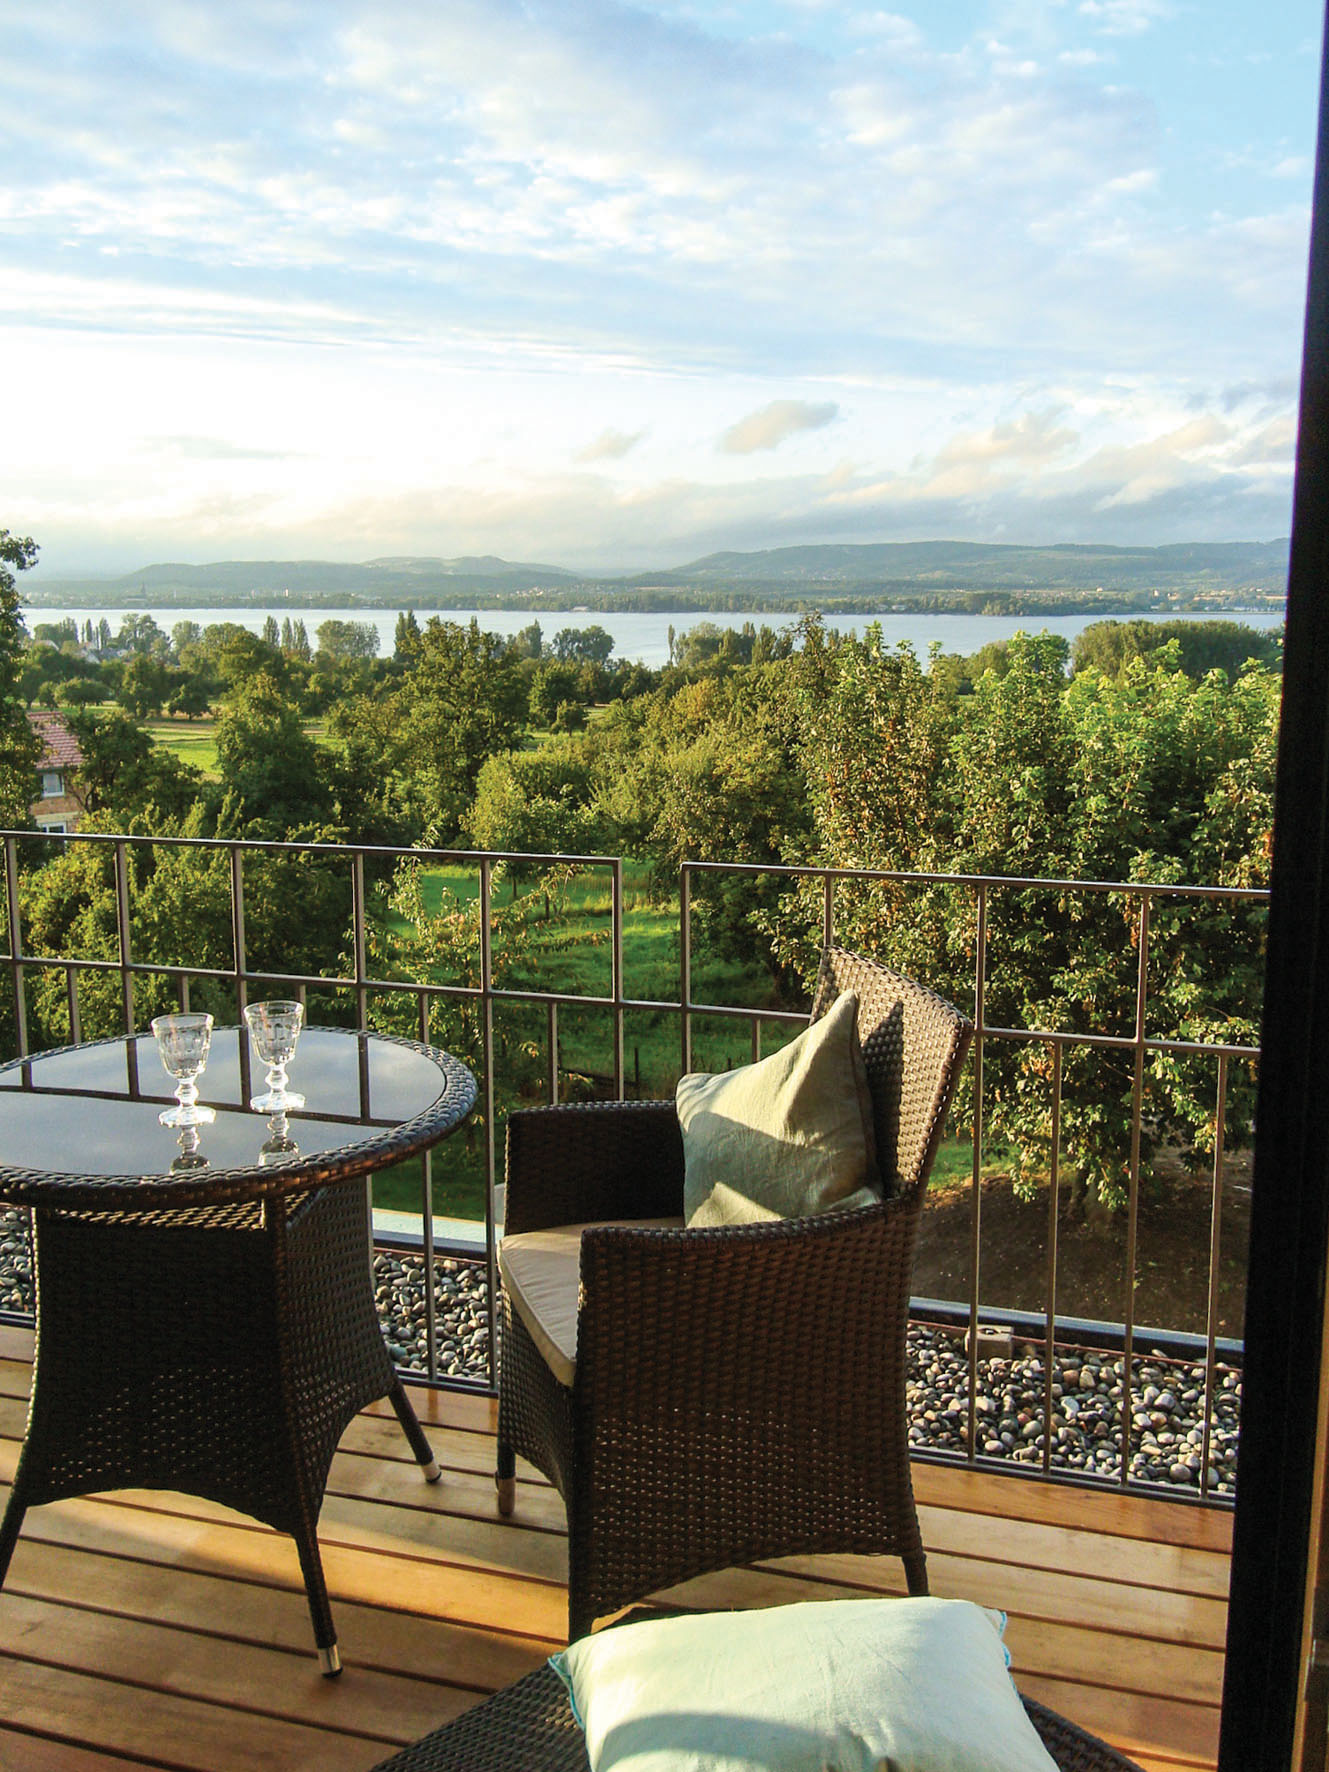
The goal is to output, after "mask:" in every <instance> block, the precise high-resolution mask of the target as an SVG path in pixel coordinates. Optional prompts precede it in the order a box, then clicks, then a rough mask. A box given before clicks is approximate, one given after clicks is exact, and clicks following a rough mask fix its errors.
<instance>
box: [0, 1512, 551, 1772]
mask: <svg viewBox="0 0 1329 1772" xmlns="http://www.w3.org/2000/svg"><path fill="white" fill-rule="evenodd" d="M10 1593H15V1594H22V1595H25V1596H28V1597H31V1598H37V1599H41V1598H46V1599H51V1600H56V1601H60V1602H62V1603H65V1604H69V1605H73V1604H79V1605H85V1606H95V1607H96V1609H97V1610H98V1611H102V1612H107V1613H110V1614H113V1615H115V1616H120V1617H124V1618H140V1619H155V1620H157V1621H158V1622H160V1623H163V1624H170V1625H174V1626H176V1627H177V1628H178V1629H180V1630H193V1631H202V1632H208V1633H211V1634H213V1635H217V1636H221V1637H224V1638H231V1637H234V1638H236V1639H237V1640H239V1641H243V1642H250V1643H257V1644H262V1645H267V1646H270V1647H274V1648H282V1649H288V1650H293V1651H295V1652H297V1653H300V1654H306V1655H307V1654H309V1653H310V1652H311V1651H310V1643H311V1637H310V1628H309V1611H308V1608H307V1606H306V1604H305V1596H304V1593H303V1591H297V1590H296V1589H295V1588H293V1587H292V1588H279V1587H261V1588H260V1587H256V1586H253V1585H251V1584H249V1583H247V1582H243V1581H236V1580H233V1579H230V1578H227V1577H219V1576H216V1575H212V1574H209V1573H206V1572H203V1571H199V1570H193V1569H188V1568H173V1567H166V1566H163V1565H161V1564H157V1563H147V1562H138V1561H133V1560H130V1559H128V1558H125V1557H116V1556H107V1555H98V1554H97V1553H96V1552H94V1551H92V1550H90V1549H88V1548H86V1547H85V1546H83V1545H68V1544H62V1543H58V1542H49V1541H46V1540H43V1539H39V1538H36V1537H34V1536H33V1535H31V1534H29V1533H27V1532H25V1533H24V1534H23V1536H22V1537H21V1538H20V1539H19V1542H18V1547H17V1549H16V1550H15V1552H14V1560H13V1563H12V1565H11V1566H10V1572H9V1578H8V1580H7V1581H6V1583H5V1588H4V1593H3V1594H0V1640H3V1636H2V1633H3V1629H4V1613H3V1607H4V1604H5V1596H6V1595H8V1594H10ZM337 1631H338V1637H339V1640H340V1644H341V1651H342V1659H343V1661H344V1662H345V1663H346V1664H347V1666H348V1667H349V1666H352V1665H354V1666H357V1667H367V1668H379V1669H383V1670H387V1671H396V1672H401V1673H407V1674H414V1675H418V1676H419V1677H421V1678H424V1679H435V1680H440V1679H441V1680H446V1681H447V1682H448V1683H449V1684H450V1685H453V1686H456V1687H459V1688H465V1689H467V1690H470V1691H473V1692H478V1693H484V1692H492V1691H496V1690H497V1689H498V1688H499V1687H500V1686H506V1685H508V1684H509V1683H510V1682H511V1681H513V1680H517V1679H520V1678H521V1677H522V1675H523V1674H528V1673H530V1672H531V1671H532V1670H533V1669H534V1668H536V1667H538V1666H539V1665H540V1663H541V1662H542V1661H543V1660H544V1658H545V1657H546V1656H547V1655H550V1654H552V1653H553V1651H554V1650H555V1649H557V1648H558V1647H559V1646H560V1641H561V1639H558V1638H555V1637H545V1638H539V1637H534V1638H533V1637H526V1636H520V1635H516V1634H514V1633H512V1632H510V1631H504V1630H498V1629H493V1628H487V1627H484V1626H480V1625H459V1624H454V1623H453V1622H452V1621H451V1620H449V1619H445V1618H438V1617H433V1616H430V1615H428V1614H424V1613H420V1612H399V1611H396V1610H394V1609H392V1608H389V1607H386V1606H382V1605H379V1606H369V1605H366V1604H364V1603H363V1602H359V1601H353V1600H346V1599H340V1600H338V1602H337ZM3 1764H4V1762H3V1760H2V1759H0V1765H3Z"/></svg>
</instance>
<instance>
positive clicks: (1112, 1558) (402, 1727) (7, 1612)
mask: <svg viewBox="0 0 1329 1772" xmlns="http://www.w3.org/2000/svg"><path fill="white" fill-rule="evenodd" d="M30 1359H31V1337H30V1336H29V1335H28V1334H26V1333H25V1332H23V1331H20V1330H15V1329H6V1328H3V1327H0V1478H3V1479H4V1480H5V1483H6V1484H7V1483H8V1480H9V1479H10V1477H12V1474H13V1468H14V1462H15V1459H16V1458H17V1455H18V1449H19V1444H20V1442H21V1439H22V1434H23V1427H24V1418H25V1405H26V1397H27V1390H28V1382H29V1372H30ZM416 1404H417V1407H418V1409H419V1411H420V1415H421V1419H422V1420H424V1421H426V1422H428V1423H430V1424H432V1425H431V1428H430V1433H431V1438H432V1439H433V1442H434V1447H435V1451H436V1453H437V1454H438V1457H439V1461H440V1463H441V1464H442V1465H443V1467H444V1475H443V1481H442V1482H441V1483H440V1484H438V1485H436V1486H433V1487H430V1486H427V1485H426V1484H424V1483H423V1482H422V1481H421V1479H420V1476H419V1472H418V1470H417V1468H416V1467H415V1465H414V1464H413V1463H411V1461H410V1459H409V1455H408V1453H407V1450H406V1447H405V1445H404V1443H403V1442H402V1439H401V1436H400V1433H399V1431H398V1429H397V1426H396V1423H395V1421H394V1419H393V1418H392V1416H391V1412H390V1410H388V1408H387V1405H386V1404H385V1405H383V1406H381V1407H379V1408H376V1409H371V1410H368V1411H366V1413H365V1414H363V1415H361V1416H360V1417H359V1418H358V1419H357V1420H356V1421H355V1422H353V1423H352V1425H351V1427H350V1429H349V1430H348V1432H347V1434H346V1437H345V1439H344V1441H343V1443H342V1449H341V1451H340V1453H339V1454H338V1457H337V1460H336V1463H335V1465H334V1468H333V1473H332V1482H331V1485H330V1488H329V1492H328V1497H327V1500H326V1502H325V1504H324V1509H323V1515H322V1522H321V1529H320V1538H321V1543H322V1547H323V1558H324V1564H325V1567H326V1571H327V1577H328V1585H329V1588H330V1590H331V1593H332V1599H333V1605H334V1609H335V1612H336V1616H337V1622H338V1628H339V1632H340V1636H341V1648H342V1655H343V1659H344V1661H345V1665H346V1671H345V1673H344V1674H343V1676H342V1678H341V1679H340V1680H335V1681H330V1680H324V1679H322V1678H320V1676H319V1673H318V1669H317V1664H316V1662H315V1660H314V1657H313V1654H312V1652H311V1639H310V1635H309V1622H308V1616H307V1613H306V1610H305V1602H304V1595H303V1590H302V1588H301V1585H300V1579H299V1572H298V1569H297V1566H296V1559H295V1554H294V1550H293V1548H292V1547H291V1545H290V1543H289V1541H287V1540H285V1539H283V1538H280V1537H279V1536H277V1535H276V1534H274V1533H272V1532H269V1531H268V1530H267V1529H266V1528H264V1527H261V1526H257V1525H254V1524H253V1523H251V1522H248V1521H245V1520H243V1519H241V1518H240V1516H238V1515H236V1514H232V1513H229V1512H228V1511H227V1510H226V1509H223V1508H219V1507H214V1506H212V1505H211V1504H210V1503H207V1502H202V1501H197V1500H193V1499H191V1498H189V1497H187V1496H180V1495H163V1494H157V1493H152V1494H148V1493H130V1492H122V1493H117V1494H115V1495H113V1496H107V1497H97V1498H89V1499H84V1500H78V1501H66V1502H59V1503H56V1504H55V1505H53V1506H49V1507H42V1508H35V1509H33V1510H32V1512H30V1513H29V1514H28V1516H27V1520H26V1522H25V1526H24V1531H23V1535H22V1537H21V1539H20V1540H19V1545H18V1549H17V1551H16V1552H15V1556H14V1561H13V1564H12V1567H11V1570H10V1575H9V1580H8V1582H7V1584H6V1587H5V1590H4V1592H3V1593H2V1594H0V1767H3V1768H4V1772H124V1769H125V1768H128V1767H131V1766H152V1767H158V1768H169V1769H171V1772H278V1769H280V1772H305V1769H306V1768H308V1769H310V1772H312V1769H314V1768H317V1769H318V1772H367V1769H368V1768H369V1767H371V1766H373V1765H374V1764H375V1763H376V1762H377V1761H378V1760H380V1759H381V1758H383V1757H384V1756H385V1755H386V1754H388V1753H390V1752H391V1751H393V1749H394V1748H395V1747H397V1746H399V1745H401V1744H403V1743H405V1742H408V1741H411V1740H414V1739H415V1737H416V1736H418V1735H421V1734H423V1733H425V1732H426V1731H427V1730H428V1729H430V1728H433V1727H434V1726H436V1725H437V1724H438V1723H440V1722H442V1721H443V1720H444V1719H446V1718H448V1717H450V1716H454V1715H456V1714H458V1713H459V1712H460V1711H462V1710H464V1709H466V1708H467V1707H468V1706H470V1705H472V1704H474V1703H476V1702H477V1700H478V1699H479V1698H480V1697H481V1696H482V1695H483V1694H485V1693H487V1692H489V1691H492V1690H493V1689H494V1688H496V1687H498V1686H501V1685H505V1684H506V1683H507V1682H508V1681H510V1680H512V1679H515V1678H516V1677H517V1676H518V1675H520V1674H522V1673H525V1672H527V1671H528V1670H529V1669H531V1668H533V1667H535V1666H537V1665H538V1664H539V1662H540V1661H541V1660H542V1658H543V1657H544V1656H546V1655H547V1654H549V1653H550V1651H551V1650H552V1649H554V1648H556V1647H557V1646H558V1645H559V1643H560V1641H561V1638H560V1631H561V1630H562V1629H563V1626H564V1619H565V1615H566V1614H565V1603H566V1600H565V1590H564V1588H563V1586H562V1582H563V1579H564V1575H565V1561H566V1558H565V1543H564V1537H563V1514H562V1507H561V1504H560V1503H559V1500H558V1497H557V1496H556V1495H555V1494H554V1492H553V1491H552V1490H551V1489H550V1488H549V1487H548V1486H547V1485H546V1484H544V1483H543V1482H542V1481H540V1480H539V1479H537V1478H536V1477H535V1476H534V1473H532V1472H530V1471H525V1472H523V1473H522V1475H523V1478H524V1480H523V1481H522V1482H521V1483H520V1484H519V1493H518V1505H517V1517H516V1520H515V1521H514V1522H513V1523H512V1524H501V1523H500V1522H499V1521H498V1520H497V1519H496V1517H495V1514H494V1506H493V1486H492V1480H491V1476H490V1472H491V1470H492V1453H493V1439H492V1418H491V1410H490V1405H489V1404H488V1403H487V1402H486V1401H484V1400H482V1399H477V1398H468V1397H458V1396H455V1395H449V1394H440V1393H427V1392H426V1393H417V1394H416ZM915 1483H916V1489H917V1492H918V1496H919V1501H920V1504H921V1506H922V1509H923V1516H924V1518H923V1530H924V1537H925V1540H926V1542H927V1545H928V1551H929V1557H928V1567H929V1572H930V1575H931V1579H932V1587H933V1591H934V1593H938V1594H946V1595H961V1596H965V1597H969V1598H973V1599H976V1600H979V1601H981V1602H982V1603H984V1604H985V1605H992V1606H1000V1607H1002V1608H1003V1609H1004V1610H1005V1611H1007V1612H1008V1613H1009V1614H1010V1624H1009V1626H1008V1630H1007V1641H1008V1643H1009V1645H1010V1648H1011V1650H1012V1654H1013V1659H1014V1672H1015V1675H1016V1678H1017V1680H1018V1682H1019V1684H1020V1686H1021V1687H1022V1688H1023V1689H1024V1690H1025V1691H1027V1692H1029V1693H1031V1694H1032V1695H1033V1696H1035V1697H1037V1698H1040V1699H1042V1700H1043V1701H1044V1702H1045V1703H1048V1704H1051V1705H1053V1706H1054V1707H1055V1708H1056V1709H1058V1710H1060V1711H1062V1712H1064V1713H1065V1714H1066V1715H1068V1716H1070V1717H1073V1718H1074V1719H1075V1720H1076V1721H1077V1722H1080V1723H1082V1724H1084V1725H1085V1726H1086V1727H1088V1728H1090V1729H1093V1730H1095V1731H1096V1732H1098V1733H1099V1734H1101V1735H1104V1736H1106V1737H1107V1738H1108V1739H1110V1740H1112V1741H1114V1742H1116V1743H1118V1744H1119V1745H1121V1746H1122V1747H1123V1748H1124V1749H1125V1750H1126V1751H1127V1752H1128V1753H1130V1754H1132V1755H1133V1756H1134V1757H1135V1758H1136V1759H1138V1760H1139V1761H1140V1763H1141V1764H1142V1765H1143V1766H1145V1767H1146V1768H1148V1769H1149V1772H1163V1769H1164V1768H1168V1769H1170V1772H1182V1769H1184V1768H1191V1767H1195V1766H1207V1765H1211V1764H1212V1763H1213V1759H1214V1756H1215V1753H1216V1745H1217V1734H1218V1701H1219V1695H1220V1686H1221V1680H1222V1661H1223V1655H1222V1644H1223V1629H1224V1616H1225V1610H1226V1607H1225V1594H1226V1588H1227V1577H1228V1549H1229V1543H1230V1522H1229V1520H1228V1518H1227V1517H1226V1516H1224V1515H1222V1514H1215V1513H1201V1512H1199V1511H1197V1510H1194V1509H1190V1508H1185V1507H1179V1506H1169V1505H1168V1504H1167V1503H1161V1502H1150V1501H1139V1500H1134V1499H1128V1498H1125V1497H1121V1496H1117V1495H1102V1496H1100V1495H1095V1494H1087V1493H1086V1492H1084V1491H1079V1490H1070V1489H1065V1488H1057V1487H1055V1486H1052V1485H1048V1484H1041V1483H1037V1482H1022V1481H1018V1480H1004V1481H1003V1480H1000V1479H994V1478H991V1477H977V1476H973V1475H971V1474H969V1473H967V1472H964V1471H958V1470H948V1469H941V1468H938V1467H936V1466H928V1465H920V1466H918V1467H917V1471H916V1478H915ZM4 1499H5V1497H4V1496H3V1495H0V1502H3V1500H4ZM901 1588H902V1582H901V1580H900V1571H899V1565H898V1564H897V1563H896V1562H895V1561H894V1560H893V1559H880V1560H875V1559H867V1558H856V1557H821V1558H812V1559H802V1560H795V1561H786V1562H782V1563H779V1564H772V1565H769V1566H764V1567H761V1568H758V1569H754V1570H743V1571H736V1572H731V1573H728V1574H725V1575H721V1576H711V1577H707V1578H706V1579H705V1580H703V1581H697V1582H692V1583H689V1584H688V1585H687V1586H686V1587H684V1588H679V1589H675V1590H673V1592H672V1593H671V1595H670V1596H669V1597H670V1599H671V1600H672V1601H674V1602H675V1603H682V1604H687V1605H698V1606H702V1605H707V1606H731V1605H732V1606H747V1605H766V1604H772V1603H778V1602H780V1601H784V1600H791V1599H805V1598H811V1597H835V1596H841V1595H846V1594H854V1595H858V1596H861V1595H862V1594H863V1593H864V1591H865V1590H867V1591H881V1592H887V1593H894V1592H899V1591H901Z"/></svg>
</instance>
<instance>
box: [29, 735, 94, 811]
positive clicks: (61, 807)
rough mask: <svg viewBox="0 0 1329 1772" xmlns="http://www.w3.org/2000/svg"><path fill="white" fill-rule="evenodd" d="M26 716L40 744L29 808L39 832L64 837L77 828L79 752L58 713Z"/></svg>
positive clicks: (81, 755)
mask: <svg viewBox="0 0 1329 1772" xmlns="http://www.w3.org/2000/svg"><path fill="white" fill-rule="evenodd" d="M28 719H29V720H30V721H31V723H32V729H33V731H34V732H35V733H36V734H37V737H38V739H39V740H40V741H41V747H42V752H41V756H40V758H39V759H38V762H37V798H36V799H35V800H34V801H33V802H32V805H31V807H30V808H29V811H30V812H31V813H32V818H33V823H34V824H35V825H36V826H37V829H38V830H39V831H49V832H50V834H51V835H52V836H53V837H59V836H64V835H65V834H66V833H67V832H69V831H76V830H77V829H78V821H79V819H80V818H81V817H82V816H83V812H84V805H83V799H82V796H81V794H80V793H79V788H78V771H79V769H80V768H81V767H82V764H83V753H82V751H80V750H79V748H78V740H77V739H76V738H75V737H74V734H73V733H72V732H71V731H70V730H69V728H68V726H66V725H65V722H64V720H63V718H62V717H61V716H60V715H59V714H54V713H51V714H48V713H30V714H29V715H28Z"/></svg>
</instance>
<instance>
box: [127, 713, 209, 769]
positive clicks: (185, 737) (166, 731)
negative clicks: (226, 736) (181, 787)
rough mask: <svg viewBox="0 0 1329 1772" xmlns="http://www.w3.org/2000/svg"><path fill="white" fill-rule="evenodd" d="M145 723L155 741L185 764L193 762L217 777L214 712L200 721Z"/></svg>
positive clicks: (197, 767) (196, 767)
mask: <svg viewBox="0 0 1329 1772" xmlns="http://www.w3.org/2000/svg"><path fill="white" fill-rule="evenodd" d="M144 724H145V729H146V730H147V731H148V732H150V733H151V734H152V742H153V743H154V744H159V745H161V747H162V748H163V750H167V751H172V752H173V753H174V754H175V755H176V756H177V757H179V759H180V761H181V762H182V763H192V764H193V765H194V767H195V769H201V770H202V771H203V773H204V775H208V776H212V777H213V778H214V779H215V778H216V776H217V773H218V771H217V741H216V738H215V736H214V734H215V732H216V725H217V723H216V721H215V720H214V719H213V718H212V716H211V715H207V716H205V717H204V718H203V719H199V720H148V721H146V722H145V723H144Z"/></svg>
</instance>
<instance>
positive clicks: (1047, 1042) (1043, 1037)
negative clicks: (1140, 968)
mask: <svg viewBox="0 0 1329 1772" xmlns="http://www.w3.org/2000/svg"><path fill="white" fill-rule="evenodd" d="M983 1032H984V1033H985V1034H987V1035H989V1036H990V1037H991V1038H992V1039H994V1040H1023V1041H1024V1042H1025V1043H1026V1044H1036V1045H1039V1046H1104V1047H1109V1048H1112V1049H1115V1050H1116V1051H1122V1050H1125V1051H1128V1052H1134V1051H1135V1049H1136V1047H1137V1046H1139V1047H1140V1048H1141V1049H1142V1050H1143V1051H1145V1052H1175V1053H1178V1054H1180V1055H1182V1056H1184V1055H1185V1054H1187V1053H1189V1054H1191V1055H1197V1054H1198V1055H1200V1056H1203V1057H1205V1058H1258V1057H1259V1056H1260V1048H1259V1047H1258V1046H1219V1045H1212V1046H1211V1045H1209V1044H1208V1043H1207V1042H1205V1041H1203V1040H1157V1039H1145V1040H1134V1039H1132V1038H1131V1036H1130V1035H1129V1034H1077V1033H1072V1032H1070V1031H1069V1030H1068V1029H1065V1028H1062V1029H1058V1030H1056V1031H1053V1030H1052V1029H1050V1028H994V1027H992V1026H991V1025H985V1026H984V1028H983Z"/></svg>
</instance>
